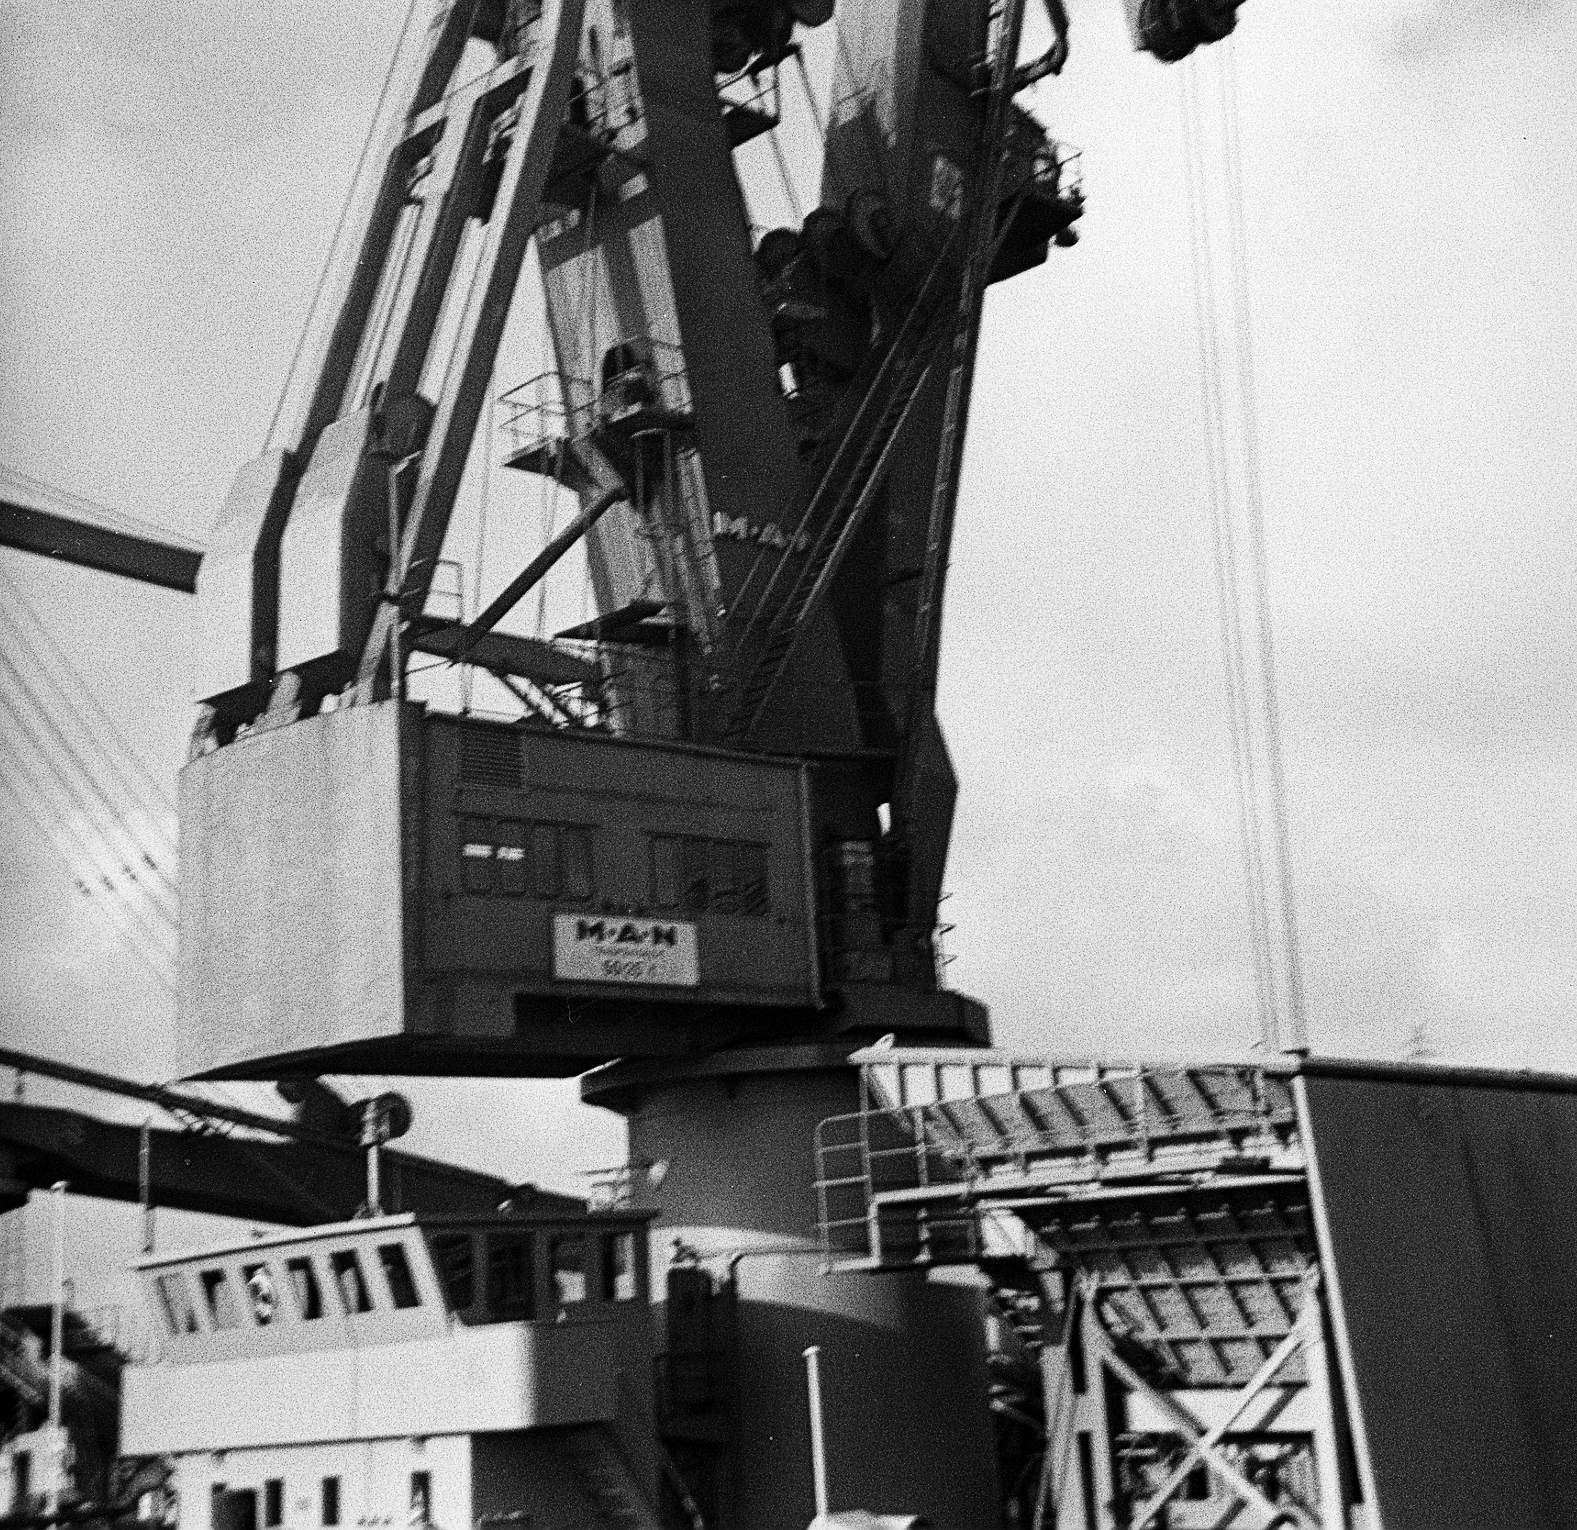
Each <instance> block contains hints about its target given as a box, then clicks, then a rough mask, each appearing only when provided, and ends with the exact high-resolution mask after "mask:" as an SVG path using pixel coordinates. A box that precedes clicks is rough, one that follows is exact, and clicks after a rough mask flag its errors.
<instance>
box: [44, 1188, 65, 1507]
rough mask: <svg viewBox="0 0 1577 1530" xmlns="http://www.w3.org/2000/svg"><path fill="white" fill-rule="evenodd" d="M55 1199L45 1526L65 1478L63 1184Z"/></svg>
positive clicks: (57, 1505) (56, 1505)
mask: <svg viewBox="0 0 1577 1530" xmlns="http://www.w3.org/2000/svg"><path fill="white" fill-rule="evenodd" d="M50 1190H51V1192H52V1193H53V1194H54V1197H55V1266H54V1295H53V1302H52V1307H53V1310H52V1311H51V1313H50V1327H49V1489H48V1494H47V1497H46V1500H45V1511H46V1513H47V1515H48V1517H49V1523H50V1524H51V1525H56V1524H58V1523H59V1522H60V1497H61V1488H62V1486H63V1485H64V1484H63V1481H62V1479H63V1478H64V1477H65V1474H66V1441H65V1436H64V1435H63V1433H62V1431H61V1427H60V1381H61V1363H62V1358H63V1357H62V1354H61V1351H62V1349H63V1348H64V1346H65V1337H66V1181H65V1180H63V1179H60V1180H56V1181H55V1183H54V1184H53V1185H51V1186H50Z"/></svg>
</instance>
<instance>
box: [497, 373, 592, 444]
mask: <svg viewBox="0 0 1577 1530" xmlns="http://www.w3.org/2000/svg"><path fill="white" fill-rule="evenodd" d="M592 399H593V392H592V386H591V384H590V383H589V382H587V381H586V379H585V378H583V377H571V376H568V375H567V374H566V373H563V372H539V373H538V374H537V375H536V376H535V377H531V378H528V379H527V380H526V381H525V382H523V383H521V384H519V385H518V386H517V387H514V388H511V389H510V390H509V391H508V392H507V393H505V394H502V395H501V396H500V397H499V400H498V402H499V404H500V406H501V407H502V409H503V417H502V418H501V420H500V421H499V426H498V428H499V430H500V431H501V432H502V433H503V435H504V436H505V437H507V438H508V440H509V442H510V443H511V447H512V450H511V458H512V459H513V460H517V461H518V460H521V459H525V458H530V457H539V458H540V459H541V460H542V461H543V462H544V463H549V464H551V463H556V462H558V460H559V457H560V454H561V452H562V450H563V447H564V445H565V443H566V442H568V441H572V440H574V439H576V438H577V437H579V436H582V435H585V434H586V433H587V432H588V431H590V429H591V428H592V425H593V423H594V422H595V415H594V413H593V410H592Z"/></svg>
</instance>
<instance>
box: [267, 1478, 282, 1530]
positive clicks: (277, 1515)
mask: <svg viewBox="0 0 1577 1530" xmlns="http://www.w3.org/2000/svg"><path fill="white" fill-rule="evenodd" d="M284 1522H285V1479H284V1478H283V1477H270V1478H269V1479H268V1481H267V1482H265V1483H264V1484H263V1526H264V1530H274V1527H275V1526H276V1525H282V1524H284Z"/></svg>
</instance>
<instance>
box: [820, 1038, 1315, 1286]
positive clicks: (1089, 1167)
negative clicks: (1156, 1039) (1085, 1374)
mask: <svg viewBox="0 0 1577 1530" xmlns="http://www.w3.org/2000/svg"><path fill="white" fill-rule="evenodd" d="M966 1056H967V1054H966ZM874 1066H879V1065H873V1064H870V1063H867V1064H866V1068H867V1076H868V1075H869V1070H870V1069H871V1068H872V1067H874ZM935 1066H936V1068H937V1069H938V1073H937V1084H936V1093H935V1096H934V1097H933V1098H932V1099H930V1100H923V1099H922V1100H917V1099H913V1098H910V1099H906V1100H904V1101H902V1102H901V1103H895V1102H894V1101H892V1099H891V1098H887V1099H884V1098H883V1096H882V1094H881V1092H880V1091H879V1090H876V1091H873V1090H872V1088H871V1087H869V1084H867V1087H866V1088H865V1090H864V1091H863V1097H864V1100H865V1108H864V1109H862V1110H861V1111H859V1112H857V1113H855V1114H852V1115H846V1116H834V1117H831V1118H829V1119H827V1120H825V1121H822V1122H821V1123H820V1124H819V1125H818V1126H817V1129H816V1136H815V1152H816V1165H817V1179H816V1194H817V1212H818V1219H819V1226H820V1231H821V1239H822V1250H823V1257H824V1260H825V1261H826V1262H827V1263H828V1264H829V1265H834V1264H849V1263H853V1264H862V1265H879V1266H894V1265H901V1264H915V1263H931V1262H940V1261H954V1260H964V1261H971V1260H973V1259H974V1258H975V1257H977V1255H978V1253H979V1251H980V1247H981V1236H982V1234H981V1230H980V1228H979V1226H978V1219H977V1217H976V1214H975V1207H976V1206H977V1205H979V1204H981V1203H982V1202H983V1201H987V1200H989V1198H990V1197H991V1196H993V1195H996V1194H1006V1193H1012V1192H1028V1193H1035V1194H1053V1193H1056V1192H1058V1191H1059V1190H1065V1189H1070V1188H1073V1187H1075V1186H1079V1185H1085V1186H1087V1185H1090V1184H1092V1183H1095V1182H1098V1181H1100V1180H1102V1179H1104V1178H1106V1177H1108V1176H1110V1175H1111V1174H1112V1173H1114V1172H1120V1173H1122V1174H1124V1175H1131V1176H1136V1177H1145V1176H1148V1175H1166V1174H1176V1173H1179V1172H1200V1171H1208V1170H1210V1169H1211V1168H1212V1167H1214V1166H1217V1165H1220V1164H1222V1163H1225V1162H1234V1163H1236V1164H1239V1165H1243V1164H1251V1163H1260V1164H1263V1165H1264V1166H1265V1167H1266V1168H1276V1169H1280V1170H1285V1169H1288V1168H1296V1167H1298V1166H1299V1165H1300V1164H1301V1157H1300V1152H1299V1149H1298V1146H1297V1125H1296V1114H1295V1110H1294V1107H1293V1102H1292V1095H1291V1089H1290V1087H1289V1085H1288V1083H1287V1080H1285V1079H1284V1078H1280V1077H1277V1076H1274V1075H1269V1074H1266V1073H1264V1072H1263V1071H1261V1070H1260V1069H1257V1068H1252V1067H1231V1066H1223V1067H1212V1068H1189V1067H1182V1066H1179V1067H1173V1068H1168V1067H1156V1068H1142V1067H1133V1068H1126V1069H1120V1070H1112V1069H1101V1070H1096V1071H1095V1072H1094V1074H1093V1076H1091V1070H1090V1069H1088V1068H1082V1067H1081V1068H1080V1069H1079V1070H1078V1071H1079V1072H1080V1073H1082V1074H1084V1076H1083V1077H1080V1078H1075V1079H1066V1080H1059V1079H1058V1078H1057V1076H1056V1071H1057V1070H1056V1068H1055V1065H1052V1067H1051V1074H1052V1076H1051V1079H1050V1081H1049V1082H1048V1083H1046V1084H1045V1085H1043V1086H1041V1087H1032V1088H1017V1089H1012V1090H1011V1091H1010V1092H1006V1093H1001V1094H981V1093H976V1092H973V1091H971V1090H969V1089H968V1087H967V1085H966V1086H965V1087H964V1088H962V1089H960V1090H959V1091H958V1092H956V1093H953V1094H951V1095H950V1096H949V1095H947V1094H945V1092H944V1088H943V1082H942V1074H941V1071H940V1070H942V1069H944V1068H946V1067H947V1066H948V1065H947V1064H945V1063H942V1062H940V1061H938V1062H937V1063H936V1064H935ZM952 1066H953V1068H954V1069H955V1071H956V1070H957V1069H958V1068H961V1067H963V1068H967V1066H968V1064H967V1062H966V1061H965V1059H964V1058H963V1057H961V1058H960V1060H959V1062H958V1063H955V1064H953V1065H952Z"/></svg>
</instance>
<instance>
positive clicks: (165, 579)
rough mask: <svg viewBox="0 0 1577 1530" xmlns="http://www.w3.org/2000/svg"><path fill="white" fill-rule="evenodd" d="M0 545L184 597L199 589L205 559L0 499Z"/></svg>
mask: <svg viewBox="0 0 1577 1530" xmlns="http://www.w3.org/2000/svg"><path fill="white" fill-rule="evenodd" d="M0 547H14V548H17V549H18V550H19V551H21V552H30V553H38V554H40V555H41V556H42V557H46V558H58V559H59V560H60V561H61V562H62V563H73V564H76V565H77V566H78V567H80V568H92V569H97V570H99V572H101V573H105V574H116V575H118V576H119V577H120V578H122V579H135V580H137V581H138V582H139V583H140V584H152V585H158V586H159V587H160V588H162V589H166V590H178V591H180V593H181V594H183V595H190V594H192V593H193V592H194V591H195V590H196V588H197V565H198V564H199V563H201V562H202V560H203V555H202V553H200V552H199V551H197V550H196V549H195V548H191V547H179V546H176V545H175V544H174V543H172V542H160V541H157V540H155V539H153V538H151V537H138V536H132V535H131V534H130V533H129V532H125V531H112V530H110V528H109V527H107V526H97V525H94V524H93V522H91V521H78V520H73V519H72V518H71V517H69V516H65V515H56V514H54V513H53V512H51V511H48V510H39V509H37V508H35V507H34V506H32V505H23V504H19V503H17V502H16V501H15V500H0Z"/></svg>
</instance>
